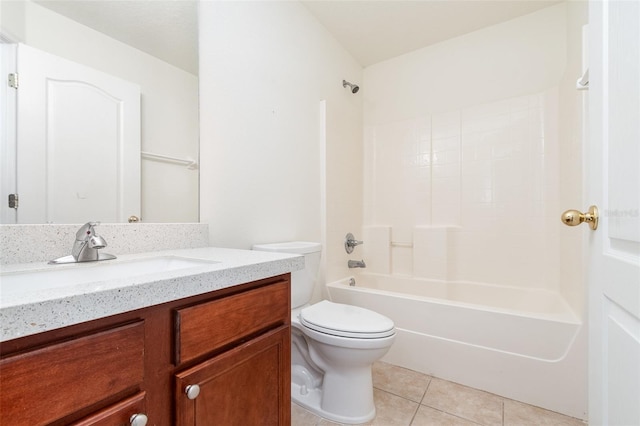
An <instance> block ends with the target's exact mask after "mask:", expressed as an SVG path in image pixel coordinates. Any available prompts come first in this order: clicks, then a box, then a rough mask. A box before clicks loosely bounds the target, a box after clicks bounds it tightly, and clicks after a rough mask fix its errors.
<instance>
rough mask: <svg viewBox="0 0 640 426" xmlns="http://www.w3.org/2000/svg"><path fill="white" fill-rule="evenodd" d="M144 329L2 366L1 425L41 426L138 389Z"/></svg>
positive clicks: (92, 338)
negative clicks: (109, 397) (132, 389)
mask: <svg viewBox="0 0 640 426" xmlns="http://www.w3.org/2000/svg"><path fill="white" fill-rule="evenodd" d="M143 363H144V323H143V322H136V323H133V324H128V325H124V326H121V327H118V328H114V329H111V330H107V331H103V332H100V333H95V334H92V335H89V336H84V337H80V338H77V339H74V340H70V341H67V342H63V343H58V344H53V345H50V346H45V347H43V348H41V349H36V350H33V351H31V352H26V353H22V354H18V355H15V356H11V357H8V358H4V359H2V360H0V386H1V387H2V398H0V413H1V414H0V416H1V418H0V423H2V424H4V422H5V421H6V422H7V424H12V425H29V426H35V425H43V424H48V423H50V422H52V421H54V420H56V419H59V418H62V417H64V416H67V415H69V414H72V413H74V412H76V411H78V410H80V409H82V408H84V407H88V406H90V405H92V404H95V403H97V402H100V401H101V400H103V399H105V398H106V397H108V396H109V395H113V394H116V393H118V392H121V391H124V390H126V389H128V388H131V387H133V386H137V385H139V384H140V383H141V382H142V380H143V376H144V367H143V365H144V364H143Z"/></svg>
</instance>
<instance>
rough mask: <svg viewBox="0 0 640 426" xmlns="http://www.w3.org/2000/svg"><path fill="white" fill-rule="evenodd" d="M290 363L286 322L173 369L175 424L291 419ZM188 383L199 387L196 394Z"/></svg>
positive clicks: (259, 425) (261, 423) (247, 425)
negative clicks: (190, 394) (181, 368)
mask: <svg viewBox="0 0 640 426" xmlns="http://www.w3.org/2000/svg"><path fill="white" fill-rule="evenodd" d="M290 364H291V330H290V327H289V325H285V326H282V327H279V328H276V329H274V330H272V331H269V332H267V333H265V334H263V335H261V336H259V337H257V338H255V339H252V340H250V341H248V342H246V343H244V344H242V345H240V346H237V347H235V348H233V349H231V350H229V351H227V352H224V353H222V354H220V355H218V356H216V357H214V358H211V359H209V360H207V361H205V362H202V363H200V364H198V365H196V366H195V367H192V368H190V369H188V370H185V371H183V372H181V373H179V374H177V375H176V417H177V421H176V423H177V425H178V426H187V425H188V426H196V425H203V426H215V425H224V426H232V425H238V426H251V425H256V426H267V425H289V424H290V423H291V402H290V397H291V365H290ZM190 385H197V386H199V389H200V392H199V395H198V396H197V397H195V398H194V399H189V397H187V395H186V393H185V390H186V388H187V387H188V386H190Z"/></svg>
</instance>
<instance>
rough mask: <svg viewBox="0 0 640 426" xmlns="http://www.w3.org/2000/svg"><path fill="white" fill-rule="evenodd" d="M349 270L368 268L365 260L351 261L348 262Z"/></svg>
mask: <svg viewBox="0 0 640 426" xmlns="http://www.w3.org/2000/svg"><path fill="white" fill-rule="evenodd" d="M347 266H348V267H349V268H366V267H367V265H365V263H364V260H350V261H348V262H347Z"/></svg>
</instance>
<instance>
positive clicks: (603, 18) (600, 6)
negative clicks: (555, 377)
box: [580, 0, 640, 426]
mask: <svg viewBox="0 0 640 426" xmlns="http://www.w3.org/2000/svg"><path fill="white" fill-rule="evenodd" d="M589 10H590V16H589V27H590V30H591V33H590V36H589V40H590V44H591V47H590V53H589V56H590V82H589V95H588V96H589V109H590V115H589V120H590V126H589V137H588V138H589V142H588V150H587V153H588V158H587V161H586V163H587V164H586V165H587V167H586V177H585V181H586V185H587V190H586V192H587V203H589V204H597V205H598V207H599V208H600V226H599V228H598V229H597V230H596V231H590V230H588V229H581V230H580V231H582V232H588V233H589V238H588V288H589V323H590V324H589V326H590V334H589V338H590V343H589V382H590V384H589V424H590V425H593V426H596V425H612V426H613V425H615V426H623V425H624V426H632V425H633V426H636V425H640V2H638V1H635V0H634V1H592V2H590V9H589ZM583 207H584V206H583ZM583 226H584V225H583Z"/></svg>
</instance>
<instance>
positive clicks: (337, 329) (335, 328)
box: [299, 300, 395, 339]
mask: <svg viewBox="0 0 640 426" xmlns="http://www.w3.org/2000/svg"><path fill="white" fill-rule="evenodd" d="M299 318H300V323H301V324H302V325H303V326H304V327H307V328H310V329H312V330H315V331H317V332H319V333H324V334H329V335H332V336H339V337H348V338H355V339H380V338H385V337H389V336H393V335H394V334H395V329H394V324H393V321H391V320H390V319H389V318H387V317H385V316H384V315H380V314H379V313H377V312H373V311H370V310H368V309H364V308H360V307H358V306H351V305H344V304H341V303H333V302H330V301H328V300H323V301H321V302H318V303H316V304H314V305H312V306H309V307H307V308H304V309H302V310H301V311H300V317H299Z"/></svg>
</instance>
